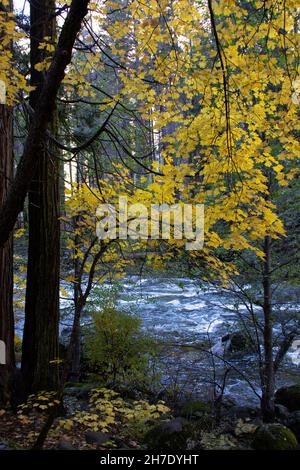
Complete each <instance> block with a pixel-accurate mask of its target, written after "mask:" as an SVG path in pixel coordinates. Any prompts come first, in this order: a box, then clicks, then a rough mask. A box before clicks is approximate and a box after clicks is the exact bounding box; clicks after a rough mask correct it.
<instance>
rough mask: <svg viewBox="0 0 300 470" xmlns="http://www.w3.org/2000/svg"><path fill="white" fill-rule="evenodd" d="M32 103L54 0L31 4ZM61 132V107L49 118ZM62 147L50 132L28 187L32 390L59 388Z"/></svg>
mask: <svg viewBox="0 0 300 470" xmlns="http://www.w3.org/2000/svg"><path fill="white" fill-rule="evenodd" d="M30 24H31V28H30V63H31V83H30V84H31V86H33V87H34V88H35V89H34V91H32V92H31V93H30V100H29V102H30V106H31V108H32V109H34V110H36V109H37V106H38V102H39V98H40V94H41V90H42V87H43V83H44V74H43V73H42V72H39V71H37V70H36V68H35V66H36V64H38V63H40V62H43V61H44V60H45V59H46V57H47V55H46V54H45V52H44V50H43V49H41V48H40V44H41V43H42V42H43V41H44V38H45V37H47V40H49V41H50V42H51V43H54V41H55V29H56V21H55V1H54V0H36V1H35V2H33V3H31V4H30ZM48 126H49V128H50V130H51V134H52V135H55V134H56V112H55V111H53V113H52V120H51V122H50V123H49V124H48ZM56 152H57V149H56V148H55V147H54V145H53V144H51V141H50V139H49V138H47V137H46V136H45V137H44V141H43V142H42V145H41V153H40V156H39V161H38V163H37V169H36V172H35V175H34V177H33V180H32V182H31V184H30V187H29V192H28V220H29V246H28V264H27V287H26V304H25V325H24V338H23V354H22V374H23V379H24V385H25V390H26V392H27V393H32V392H36V391H38V390H43V389H55V388H56V387H57V383H58V363H57V359H58V334H59V331H58V329H59V267H60V221H59V216H60V196H59V166H60V165H59V159H58V158H57V155H55V153H56Z"/></svg>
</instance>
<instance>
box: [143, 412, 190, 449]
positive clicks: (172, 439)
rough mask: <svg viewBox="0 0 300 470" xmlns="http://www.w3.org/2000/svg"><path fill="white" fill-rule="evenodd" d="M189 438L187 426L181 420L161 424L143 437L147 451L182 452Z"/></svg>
mask: <svg viewBox="0 0 300 470" xmlns="http://www.w3.org/2000/svg"><path fill="white" fill-rule="evenodd" d="M188 438H189V432H188V426H187V425H186V422H185V420H184V419H182V418H176V419H173V420H171V421H166V422H162V423H161V424H160V425H159V426H156V427H155V428H153V429H151V430H150V431H149V432H148V433H147V434H146V436H145V439H144V443H145V444H146V445H147V447H148V449H161V450H176V449H179V450H184V449H186V445H187V439H188Z"/></svg>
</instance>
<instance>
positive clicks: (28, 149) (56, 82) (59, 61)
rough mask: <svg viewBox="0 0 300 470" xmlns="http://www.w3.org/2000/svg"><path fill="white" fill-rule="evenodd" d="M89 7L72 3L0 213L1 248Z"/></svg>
mask: <svg viewBox="0 0 300 470" xmlns="http://www.w3.org/2000/svg"><path fill="white" fill-rule="evenodd" d="M34 3H36V2H34ZM88 4H89V0H72V2H71V5H70V9H69V12H68V15H67V17H66V19H65V22H64V24H63V27H62V30H61V34H60V37H59V41H58V45H57V47H56V51H55V53H54V56H53V59H52V62H51V65H50V68H49V70H48V72H47V74H46V77H45V85H44V87H43V90H42V92H41V94H40V97H39V100H38V104H37V107H36V111H35V113H34V114H33V118H32V120H31V124H30V126H29V130H28V136H27V139H26V142H25V145H24V152H23V155H22V157H21V160H20V162H19V164H18V167H17V171H16V175H15V177H14V180H13V182H12V184H11V187H10V190H9V193H8V195H7V197H6V200H5V202H4V204H3V205H2V207H1V210H0V246H3V245H4V243H5V242H6V241H7V240H8V238H9V234H10V233H11V232H12V230H13V228H14V225H15V223H16V220H17V217H18V214H19V213H20V212H21V211H22V210H23V206H24V201H25V198H26V195H27V192H28V189H29V185H30V183H31V181H32V179H33V177H34V175H35V172H36V169H37V164H38V162H39V160H40V156H41V154H42V153H43V143H44V140H45V136H46V133H47V127H48V124H49V122H50V121H51V119H52V116H53V109H54V107H55V100H56V96H57V93H58V90H59V87H60V85H61V82H62V80H63V78H64V76H65V72H66V68H67V66H68V64H69V63H70V62H71V58H72V51H73V46H74V43H75V40H76V37H77V34H78V33H79V31H80V28H81V23H82V21H83V19H84V17H85V16H86V14H87V12H88Z"/></svg>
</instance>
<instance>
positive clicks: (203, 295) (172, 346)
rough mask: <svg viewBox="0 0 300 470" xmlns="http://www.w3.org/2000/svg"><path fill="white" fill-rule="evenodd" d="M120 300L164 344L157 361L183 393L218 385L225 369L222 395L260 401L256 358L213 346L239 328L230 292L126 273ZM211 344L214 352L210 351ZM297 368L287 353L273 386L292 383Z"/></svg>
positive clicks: (205, 390)
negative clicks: (224, 385) (227, 370)
mask: <svg viewBox="0 0 300 470" xmlns="http://www.w3.org/2000/svg"><path fill="white" fill-rule="evenodd" d="M119 302H120V306H121V307H122V308H123V309H126V310H129V311H134V312H136V314H137V315H139V316H140V318H141V319H142V322H143V328H144V330H145V331H147V332H149V333H151V334H152V335H153V336H155V337H156V338H158V339H159V340H163V342H164V343H165V344H166V347H165V348H164V353H163V354H162V360H163V363H164V366H165V367H164V368H163V371H164V372H163V374H164V375H163V379H164V382H165V383H166V384H168V386H171V387H176V388H178V389H179V390H181V392H182V393H183V394H192V395H193V396H198V397H203V396H204V395H206V396H207V395H210V394H211V391H212V384H215V383H216V382H217V383H218V384H219V385H222V383H223V379H224V373H225V370H226V369H230V372H229V373H228V375H227V379H226V387H225V396H227V397H228V398H230V399H232V400H233V401H234V402H236V403H238V404H248V405H249V404H253V405H255V404H258V403H259V394H260V390H259V381H258V376H257V359H256V357H255V356H254V355H253V354H249V353H248V354H247V353H245V352H243V353H235V354H231V355H230V356H229V357H227V356H225V358H222V351H220V348H219V347H218V345H220V343H221V338H222V336H224V335H225V334H227V333H228V332H233V331H237V330H238V328H239V325H238V315H237V313H236V310H237V305H236V301H235V299H234V297H233V295H232V294H230V293H227V292H225V291H224V290H221V289H219V288H213V287H209V286H207V287H203V286H201V287H199V285H197V284H196V283H195V282H193V281H192V280H190V279H186V278H169V277H168V278H167V277H166V278H156V279H155V278H139V277H130V278H127V279H125V280H124V281H123V283H122V290H121V295H120V299H119ZM238 310H239V312H240V315H242V316H243V312H244V313H245V314H246V313H247V312H246V308H245V307H244V306H243V305H238ZM211 347H213V351H214V353H215V354H216V355H217V357H216V356H212V355H211V354H210V351H211ZM205 351H206V352H205ZM224 359H226V360H225V361H224ZM227 360H228V362H227ZM299 371H300V369H299V367H297V366H296V365H295V364H293V362H292V361H291V357H290V356H289V355H288V356H287V358H286V361H285V363H284V366H283V368H282V371H281V372H280V373H279V375H278V386H279V385H282V384H286V383H293V382H294V380H295V377H297V376H298V375H299ZM217 390H220V389H219V388H218V385H217Z"/></svg>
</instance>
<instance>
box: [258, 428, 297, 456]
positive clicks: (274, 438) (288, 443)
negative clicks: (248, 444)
mask: <svg viewBox="0 0 300 470" xmlns="http://www.w3.org/2000/svg"><path fill="white" fill-rule="evenodd" d="M252 446H253V447H254V449H256V450H292V449H295V448H296V446H297V438H296V436H295V434H294V433H293V432H292V431H291V430H290V429H288V428H287V427H285V426H283V425H282V424H278V423H275V424H264V425H263V426H260V427H259V428H258V429H257V431H256V432H255V435H254V440H253V443H252Z"/></svg>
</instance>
